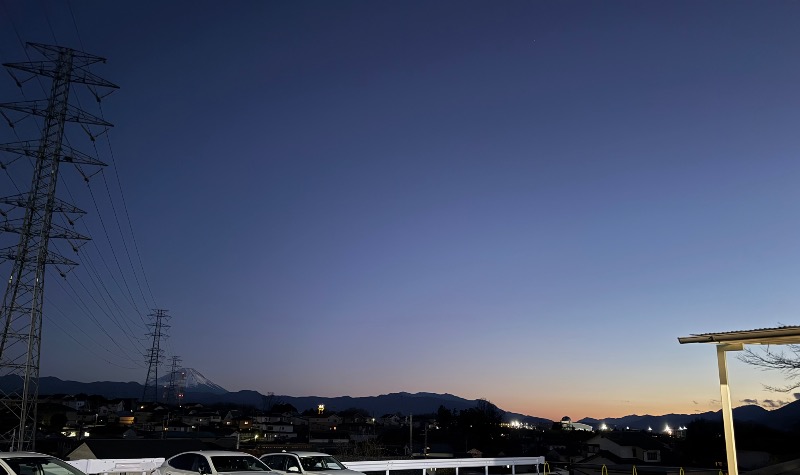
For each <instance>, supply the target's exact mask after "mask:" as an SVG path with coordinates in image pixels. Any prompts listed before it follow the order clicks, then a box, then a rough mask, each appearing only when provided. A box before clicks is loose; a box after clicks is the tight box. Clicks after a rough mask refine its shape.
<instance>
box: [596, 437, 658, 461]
mask: <svg viewBox="0 0 800 475" xmlns="http://www.w3.org/2000/svg"><path fill="white" fill-rule="evenodd" d="M586 444H587V446H588V448H589V452H590V453H592V454H602V452H603V451H605V452H608V453H610V454H612V455H613V456H615V457H616V458H618V459H620V460H619V461H622V462H630V463H642V462H645V463H660V462H661V459H662V454H661V452H662V451H663V450H667V447H666V445H664V444H663V443H662V442H661V441H659V440H658V438H657V437H656V436H654V435H652V434H650V433H648V432H601V433H599V434H597V435H595V436H594V437H592V438H591V439H589V440H588V441H586ZM596 458H597V457H595V459H596ZM619 461H617V460H610V461H609V462H610V463H612V464H613V463H619ZM594 463H600V462H599V461H595V462H594Z"/></svg>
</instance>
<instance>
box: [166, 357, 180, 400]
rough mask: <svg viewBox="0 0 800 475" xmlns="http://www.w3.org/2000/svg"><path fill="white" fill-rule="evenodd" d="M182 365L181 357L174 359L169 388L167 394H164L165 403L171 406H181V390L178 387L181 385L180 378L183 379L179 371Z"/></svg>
mask: <svg viewBox="0 0 800 475" xmlns="http://www.w3.org/2000/svg"><path fill="white" fill-rule="evenodd" d="M180 364H181V358H180V357H179V356H173V357H172V367H171V368H170V371H169V386H167V392H166V394H164V401H165V402H167V403H169V404H175V405H178V404H180V400H179V389H178V387H177V385H178V384H180V381H179V380H178V378H180V377H181V375H180V371H178V369H179V365H180Z"/></svg>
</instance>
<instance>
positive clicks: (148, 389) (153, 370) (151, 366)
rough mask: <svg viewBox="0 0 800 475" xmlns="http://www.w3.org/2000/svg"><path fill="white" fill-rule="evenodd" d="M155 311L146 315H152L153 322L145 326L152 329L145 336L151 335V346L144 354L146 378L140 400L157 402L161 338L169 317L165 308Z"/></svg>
mask: <svg viewBox="0 0 800 475" xmlns="http://www.w3.org/2000/svg"><path fill="white" fill-rule="evenodd" d="M153 311H154V312H155V313H151V314H150V315H148V316H149V317H153V320H154V321H153V323H148V324H147V326H148V327H150V328H152V329H153V330H152V331H151V332H150V333H148V334H147V336H151V337H153V346H151V347H150V351H148V352H147V354H146V355H145V356H146V357H147V379H146V380H145V382H144V391H142V402H148V401H151V402H158V366H159V365H160V364H161V361H162V360H163V359H164V350H162V349H161V338H162V337H164V338H166V332H165V331H164V330H166V329H167V328H169V325H167V324H166V323H164V321H165V320H169V319H170V318H171V317H170V316H169V315H167V311H166V310H161V309H154V310H153Z"/></svg>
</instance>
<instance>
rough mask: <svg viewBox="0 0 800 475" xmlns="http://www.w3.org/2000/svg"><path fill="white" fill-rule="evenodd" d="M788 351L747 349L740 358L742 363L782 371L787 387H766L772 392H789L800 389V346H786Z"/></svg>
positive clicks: (769, 347)
mask: <svg viewBox="0 0 800 475" xmlns="http://www.w3.org/2000/svg"><path fill="white" fill-rule="evenodd" d="M786 348H787V349H788V351H784V350H782V349H780V350H777V351H776V350H775V349H774V347H771V346H768V347H766V348H759V349H757V350H754V349H751V348H745V350H744V351H743V352H742V354H741V355H740V356H739V359H740V360H741V361H744V362H745V363H747V364H749V365H753V366H758V367H759V368H762V369H766V370H771V371H780V372H782V373H784V374H785V375H786V380H787V382H788V384H787V385H786V386H780V387H777V386H766V388H767V389H770V390H772V391H780V392H789V391H793V390H795V389H797V388H800V345H786Z"/></svg>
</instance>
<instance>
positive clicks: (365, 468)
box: [67, 457, 545, 475]
mask: <svg viewBox="0 0 800 475" xmlns="http://www.w3.org/2000/svg"><path fill="white" fill-rule="evenodd" d="M67 463H68V464H70V465H72V466H73V467H75V468H77V469H79V470H80V471H82V472H83V473H86V474H87V475H100V474H107V473H141V474H142V475H148V474H150V473H152V471H153V470H155V469H156V468H158V467H160V466H161V464H162V463H164V459H163V458H149V459H84V460H70V461H68V462H67ZM544 463H545V460H544V457H507V458H468V459H411V460H378V461H366V462H346V463H345V466H346V467H347V468H349V469H351V470H357V471H359V472H386V474H387V475H389V472H390V471H392V470H422V473H423V475H424V474H426V473H427V472H428V470H432V471H433V470H436V469H437V468H455V469H456V475H458V469H459V468H474V467H484V474H485V475H489V467H501V466H507V467H509V468H510V469H511V475H516V474H517V467H518V466H530V467H535V468H536V472H535V473H537V474H538V473H539V466H540V465H544ZM520 473H522V472H520ZM531 473H533V472H531Z"/></svg>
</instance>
